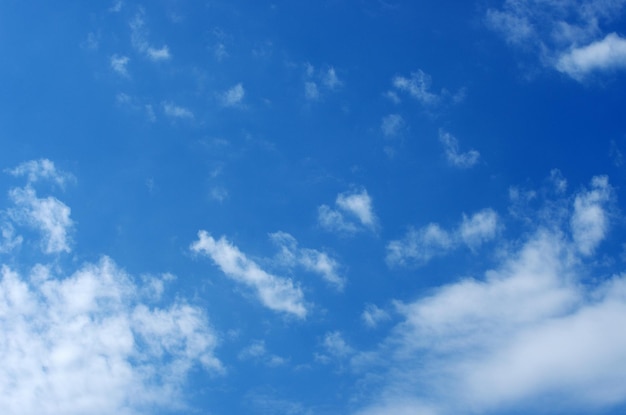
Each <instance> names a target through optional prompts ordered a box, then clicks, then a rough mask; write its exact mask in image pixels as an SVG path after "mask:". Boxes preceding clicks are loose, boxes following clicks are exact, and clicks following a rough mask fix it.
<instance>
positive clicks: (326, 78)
mask: <svg viewBox="0 0 626 415" xmlns="http://www.w3.org/2000/svg"><path fill="white" fill-rule="evenodd" d="M322 83H323V84H324V86H326V88H328V89H329V90H331V91H332V90H334V89H337V88H338V87H340V86H341V85H342V84H343V82H341V80H340V79H339V78H338V77H337V73H336V72H335V68H333V67H332V66H331V67H330V68H328V70H327V71H326V72H325V73H324V74H323V76H322Z"/></svg>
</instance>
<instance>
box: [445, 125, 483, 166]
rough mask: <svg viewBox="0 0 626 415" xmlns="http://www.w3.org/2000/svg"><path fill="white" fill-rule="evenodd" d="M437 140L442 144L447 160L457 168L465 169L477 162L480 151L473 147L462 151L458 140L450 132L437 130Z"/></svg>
mask: <svg viewBox="0 0 626 415" xmlns="http://www.w3.org/2000/svg"><path fill="white" fill-rule="evenodd" d="M439 141H440V142H441V144H443V148H444V151H445V153H446V158H447V159H448V162H449V163H450V164H451V165H453V166H455V167H458V168H462V169H466V168H469V167H472V166H474V165H475V164H476V163H478V159H479V158H480V153H479V152H478V151H476V150H474V149H471V150H468V151H466V152H462V151H460V149H459V141H458V140H457V139H456V137H454V136H453V135H452V134H450V133H448V132H446V131H444V130H439Z"/></svg>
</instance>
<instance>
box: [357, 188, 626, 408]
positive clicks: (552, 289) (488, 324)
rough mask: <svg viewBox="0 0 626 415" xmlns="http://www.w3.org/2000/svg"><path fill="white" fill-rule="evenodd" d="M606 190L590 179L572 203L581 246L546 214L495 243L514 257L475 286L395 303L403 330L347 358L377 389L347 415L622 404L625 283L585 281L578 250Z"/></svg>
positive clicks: (471, 281) (597, 232)
mask: <svg viewBox="0 0 626 415" xmlns="http://www.w3.org/2000/svg"><path fill="white" fill-rule="evenodd" d="M608 192H609V185H608V181H607V180H606V178H605V177H596V178H594V179H593V180H592V185H591V189H590V190H583V191H581V192H579V193H578V194H577V195H576V197H575V199H574V202H573V205H574V206H573V209H572V211H571V214H572V216H571V221H570V223H577V222H578V219H576V218H579V217H581V216H582V217H584V218H585V219H584V220H583V224H582V225H580V226H581V228H582V229H583V233H584V234H585V237H583V238H582V242H581V238H580V237H578V236H577V230H576V229H577V226H578V225H573V228H572V229H571V231H570V232H568V228H567V227H563V226H562V225H566V224H567V223H568V221H565V222H563V221H561V220H560V218H558V217H559V216H558V215H556V214H555V215H547V216H548V217H552V218H557V219H554V220H549V221H548V223H546V224H544V225H538V224H537V223H536V222H535V224H534V226H536V228H535V230H534V231H533V232H531V233H530V234H529V236H528V237H526V238H525V239H524V240H523V241H518V242H516V243H513V244H507V245H505V247H515V248H504V249H502V250H501V252H500V258H501V262H500V263H499V264H498V265H497V266H496V267H495V268H494V269H492V270H489V271H487V272H485V273H484V275H483V276H482V277H480V278H466V279H463V280H460V281H458V282H454V283H451V284H447V285H444V286H442V287H439V288H438V289H436V290H434V291H433V292H431V293H430V294H428V295H426V296H424V297H422V298H419V299H417V300H414V301H409V302H407V303H397V311H398V312H399V313H400V314H401V315H402V316H403V321H402V322H401V323H400V324H398V325H397V326H396V327H395V328H394V329H392V330H391V331H390V334H389V337H388V338H387V339H386V340H385V341H384V342H382V343H381V344H380V347H379V348H378V349H376V350H375V351H373V352H367V353H361V354H359V355H358V356H355V358H354V359H353V365H354V368H355V369H357V370H358V371H364V373H367V374H368V375H369V374H371V373H376V376H375V378H376V379H379V380H380V383H378V382H375V383H373V384H371V386H372V388H373V389H374V390H376V391H379V392H378V398H377V399H374V402H373V404H372V405H371V406H369V407H367V408H365V409H364V410H363V411H362V412H359V413H362V414H371V415H375V414H376V415H377V414H381V415H382V414H386V413H403V412H402V411H404V412H405V413H433V414H438V415H447V414H456V413H459V412H461V413H464V412H466V411H467V410H468V408H471V411H472V412H473V413H498V412H499V411H502V410H511V409H513V410H514V411H515V412H524V413H534V412H537V411H545V408H546V407H548V408H550V411H557V412H569V411H573V410H575V411H579V410H581V408H584V409H585V410H588V411H590V412H596V411H597V410H598V409H600V408H603V407H607V406H611V405H615V404H618V403H624V402H626V332H624V330H622V326H623V321H624V319H626V276H625V275H623V274H620V275H616V276H614V277H612V278H608V279H602V278H599V279H594V278H591V279H590V278H589V275H588V273H589V271H590V269H587V267H586V265H585V262H584V261H583V260H584V257H585V256H586V255H587V252H586V251H585V250H584V249H583V250H581V247H583V248H588V247H590V246H593V247H595V246H596V245H597V244H598V243H599V242H600V241H601V240H602V238H603V237H604V236H606V229H607V227H608V223H607V222H606V221H605V220H604V219H601V220H600V219H599V218H606V210H605V206H604V205H605V204H606V203H607V201H608V198H609V195H608ZM554 208H555V209H559V210H560V209H561V206H560V205H557V206H555V207H554ZM589 241H590V242H589ZM583 279H584V282H583ZM592 281H595V282H592ZM376 367H379V368H380V367H382V368H383V370H382V372H378V371H377V369H376ZM370 378H371V377H370ZM420 411H423V412H420Z"/></svg>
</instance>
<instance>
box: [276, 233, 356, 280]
mask: <svg viewBox="0 0 626 415" xmlns="http://www.w3.org/2000/svg"><path fill="white" fill-rule="evenodd" d="M270 239H271V240H272V241H273V242H274V243H275V244H276V245H277V246H278V247H279V248H280V252H279V254H278V256H277V260H278V262H279V263H280V264H282V265H284V266H288V267H290V268H292V267H295V266H300V267H302V268H304V269H305V270H307V271H309V272H313V273H315V274H319V275H320V276H322V278H324V279H325V280H326V281H327V282H328V283H329V284H332V285H333V286H334V287H335V288H336V289H337V290H340V291H341V290H343V288H344V286H345V283H346V280H345V278H343V277H342V276H340V275H339V268H340V267H339V263H338V262H337V261H336V260H335V259H334V258H332V257H331V256H330V255H328V254H327V253H325V252H321V251H318V250H316V249H310V248H299V247H298V242H297V241H296V239H295V238H294V237H293V236H291V235H290V234H288V233H286V232H280V231H279V232H275V233H272V234H270Z"/></svg>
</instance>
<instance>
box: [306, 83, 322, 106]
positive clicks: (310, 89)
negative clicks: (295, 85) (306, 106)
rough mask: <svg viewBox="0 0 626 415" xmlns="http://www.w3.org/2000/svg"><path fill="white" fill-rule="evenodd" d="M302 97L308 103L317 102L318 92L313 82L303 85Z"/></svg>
mask: <svg viewBox="0 0 626 415" xmlns="http://www.w3.org/2000/svg"><path fill="white" fill-rule="evenodd" d="M304 96H305V98H306V99H307V100H309V101H317V100H318V99H319V97H320V90H319V88H318V87H317V84H316V83H315V82H311V81H307V82H305V83H304Z"/></svg>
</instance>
